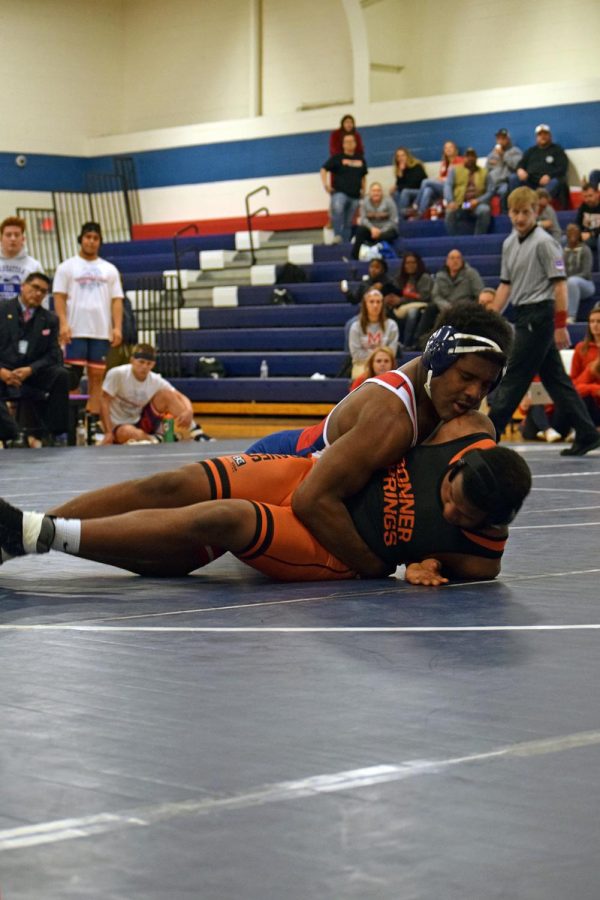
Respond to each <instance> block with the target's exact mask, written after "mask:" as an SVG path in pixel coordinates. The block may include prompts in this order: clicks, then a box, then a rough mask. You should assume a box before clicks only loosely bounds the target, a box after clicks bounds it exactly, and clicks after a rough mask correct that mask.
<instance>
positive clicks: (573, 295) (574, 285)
mask: <svg viewBox="0 0 600 900" xmlns="http://www.w3.org/2000/svg"><path fill="white" fill-rule="evenodd" d="M595 290H596V285H595V284H594V282H593V281H588V279H587V278H582V277H581V276H580V275H570V276H569V278H567V293H568V305H569V312H568V316H569V319H571V320H572V321H573V322H576V321H577V312H578V310H579V303H580V301H581V300H587V299H588V297H593V296H594V291H595Z"/></svg>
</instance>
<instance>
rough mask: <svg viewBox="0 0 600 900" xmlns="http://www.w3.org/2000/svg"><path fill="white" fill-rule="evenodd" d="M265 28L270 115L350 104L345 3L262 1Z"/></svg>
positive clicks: (326, 0)
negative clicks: (315, 106) (308, 106)
mask: <svg viewBox="0 0 600 900" xmlns="http://www.w3.org/2000/svg"><path fill="white" fill-rule="evenodd" d="M263 26H264V50H263V53H264V68H263V93H264V113H265V114H266V115H277V114H280V113H287V112H295V111H297V110H298V109H299V108H300V107H301V106H302V105H303V104H326V103H328V104H335V103H343V104H346V105H348V102H352V100H353V86H352V54H351V51H350V36H349V32H348V26H347V21H346V16H345V13H344V9H343V4H342V2H341V0H297V2H289V0H264V15H263ZM333 118H334V119H336V118H338V116H337V115H334V116H333ZM299 127H300V128H301V126H299Z"/></svg>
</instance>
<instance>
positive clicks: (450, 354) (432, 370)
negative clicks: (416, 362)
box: [421, 325, 506, 393]
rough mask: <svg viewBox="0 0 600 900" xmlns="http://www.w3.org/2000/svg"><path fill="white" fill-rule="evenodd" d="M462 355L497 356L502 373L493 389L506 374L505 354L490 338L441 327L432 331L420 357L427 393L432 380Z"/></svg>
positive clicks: (450, 327)
mask: <svg viewBox="0 0 600 900" xmlns="http://www.w3.org/2000/svg"><path fill="white" fill-rule="evenodd" d="M464 353H494V354H498V356H499V357H501V359H500V360H499V362H501V363H502V371H501V372H500V374H499V375H498V378H497V379H496V381H495V383H494V385H493V387H496V386H497V385H498V384H499V383H500V381H501V379H502V377H503V376H504V373H505V372H506V354H505V353H504V351H503V350H502V347H501V346H500V345H499V344H497V343H496V341H492V340H491V339H490V338H486V337H482V336H481V335H479V334H466V333H465V332H462V331H457V330H456V328H454V327H453V326H452V325H443V326H442V327H441V328H438V330H437V331H434V332H433V334H432V335H431V337H430V338H429V340H428V341H427V344H426V345H425V350H424V351H423V355H422V357H421V362H422V363H423V365H424V366H425V368H426V369H427V370H428V371H429V375H428V376H427V383H426V385H425V387H426V390H427V392H428V393H429V385H430V382H431V379H432V378H436V377H437V376H438V375H442V374H443V373H444V372H445V371H446V369H449V368H450V366H452V365H454V363H455V362H457V361H458V358H459V356H460V355H461V354H464Z"/></svg>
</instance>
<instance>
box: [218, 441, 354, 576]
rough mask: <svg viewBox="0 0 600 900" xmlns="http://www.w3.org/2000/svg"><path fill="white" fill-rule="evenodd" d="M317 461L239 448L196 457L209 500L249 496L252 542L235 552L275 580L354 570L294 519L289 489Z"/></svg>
mask: <svg viewBox="0 0 600 900" xmlns="http://www.w3.org/2000/svg"><path fill="white" fill-rule="evenodd" d="M315 464H316V460H312V459H306V458H303V457H297V456H273V455H264V454H248V453H242V454H240V455H239V456H220V457H216V458H215V459H209V460H204V461H202V462H200V465H201V466H202V467H203V469H204V471H205V472H206V475H207V477H208V481H209V484H210V489H211V499H213V500H225V499H230V498H231V499H236V500H249V501H250V502H251V503H252V506H253V508H254V512H255V515H256V530H255V533H254V536H253V538H252V541H251V542H250V544H249V545H248V546H247V547H246V548H244V550H243V551H241V552H240V553H237V554H236V556H237V557H238V558H239V559H241V560H242V561H243V562H245V563H247V564H248V565H249V566H252V568H254V569H257V570H258V571H259V572H262V573H263V574H265V575H268V576H269V577H270V578H275V579H277V580H278V581H330V580H339V579H347V578H355V577H356V573H355V572H354V571H353V570H352V569H349V568H348V567H347V566H345V565H344V564H343V563H341V562H340V561H339V560H338V559H336V558H335V557H334V556H332V555H331V554H330V553H329V551H328V550H326V549H325V548H324V547H323V546H321V544H319V542H318V541H317V540H316V538H314V537H313V536H312V534H311V533H310V531H308V529H307V528H305V527H304V525H303V524H302V523H301V522H300V521H299V519H297V518H296V516H295V515H294V513H293V512H292V508H291V500H292V494H293V493H294V491H295V490H296V488H297V487H298V485H299V484H301V483H302V482H303V481H304V479H305V478H306V477H307V475H308V474H309V473H310V472H311V471H312V468H313V466H314V465H315Z"/></svg>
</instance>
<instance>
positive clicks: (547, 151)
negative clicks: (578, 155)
mask: <svg viewBox="0 0 600 900" xmlns="http://www.w3.org/2000/svg"><path fill="white" fill-rule="evenodd" d="M568 167H569V160H568V159H567V154H566V153H565V151H564V150H563V148H562V147H561V146H560V144H556V143H555V142H554V141H553V140H552V132H551V130H550V126H549V125H538V126H537V128H536V129H535V144H534V146H533V147H529V149H528V150H526V151H525V153H524V154H523V158H522V159H521V162H520V163H519V168H518V169H517V171H516V173H515V174H514V175H511V177H510V178H509V182H508V190H509V193H510V192H511V191H512V190H514V189H515V188H517V187H530V188H534V189H535V188H538V187H543V188H546V190H547V191H548V193H549V194H550V196H551V197H552V199H553V200H558V201H559V202H560V203H561V205H562V206H564V207H565V208H567V207H568V205H569V186H568V184H567V169H568Z"/></svg>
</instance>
